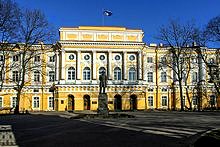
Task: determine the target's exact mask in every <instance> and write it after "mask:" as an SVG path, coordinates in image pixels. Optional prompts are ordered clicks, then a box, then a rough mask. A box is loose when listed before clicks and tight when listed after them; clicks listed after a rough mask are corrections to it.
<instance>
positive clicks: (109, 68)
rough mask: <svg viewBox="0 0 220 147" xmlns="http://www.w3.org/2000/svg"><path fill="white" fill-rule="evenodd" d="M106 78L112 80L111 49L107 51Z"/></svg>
mask: <svg viewBox="0 0 220 147" xmlns="http://www.w3.org/2000/svg"><path fill="white" fill-rule="evenodd" d="M107 67H108V79H110V80H112V79H113V75H112V51H108V66H107Z"/></svg>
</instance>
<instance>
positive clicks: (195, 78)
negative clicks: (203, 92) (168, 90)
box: [192, 72, 198, 83]
mask: <svg viewBox="0 0 220 147" xmlns="http://www.w3.org/2000/svg"><path fill="white" fill-rule="evenodd" d="M197 81H198V73H197V72H193V74H192V83H196V82H197Z"/></svg>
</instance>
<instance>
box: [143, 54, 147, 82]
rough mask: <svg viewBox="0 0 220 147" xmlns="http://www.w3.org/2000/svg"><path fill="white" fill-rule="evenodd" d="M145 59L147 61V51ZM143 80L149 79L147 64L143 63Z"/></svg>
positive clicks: (144, 55)
mask: <svg viewBox="0 0 220 147" xmlns="http://www.w3.org/2000/svg"><path fill="white" fill-rule="evenodd" d="M143 61H144V62H145V63H147V56H146V53H143ZM143 80H144V81H147V64H143Z"/></svg>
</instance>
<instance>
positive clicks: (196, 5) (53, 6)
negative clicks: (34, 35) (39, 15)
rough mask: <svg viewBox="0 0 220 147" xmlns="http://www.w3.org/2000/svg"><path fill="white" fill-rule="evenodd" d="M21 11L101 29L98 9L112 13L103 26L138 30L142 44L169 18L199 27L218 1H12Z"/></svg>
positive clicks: (219, 10)
mask: <svg viewBox="0 0 220 147" xmlns="http://www.w3.org/2000/svg"><path fill="white" fill-rule="evenodd" d="M15 1H16V2H17V3H18V4H19V5H20V6H21V7H23V8H37V9H40V10H42V11H43V12H44V13H45V15H46V17H47V18H48V20H49V22H50V23H51V24H53V25H54V26H55V28H57V34H58V28H59V27H63V26H82V25H86V26H90V25H95V26H102V17H103V16H102V15H103V14H102V9H103V8H104V9H108V10H111V11H112V12H113V15H112V16H109V17H105V25H106V26H124V27H127V28H137V29H142V30H143V31H144V32H145V36H144V41H145V42H146V43H147V44H149V43H159V41H158V40H156V39H155V36H156V35H157V33H158V28H159V26H161V25H166V24H167V23H168V21H169V20H170V19H173V18H175V19H179V20H180V21H181V22H186V21H191V20H193V21H195V23H196V24H197V25H198V26H200V27H202V26H203V25H205V24H206V23H207V22H208V21H209V20H210V19H211V18H213V17H215V16H217V15H220V0H15Z"/></svg>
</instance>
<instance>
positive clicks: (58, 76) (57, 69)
mask: <svg viewBox="0 0 220 147" xmlns="http://www.w3.org/2000/svg"><path fill="white" fill-rule="evenodd" d="M59 62H60V55H59V51H56V63H55V64H56V67H55V70H56V71H55V72H56V75H55V79H56V81H58V80H60V72H59V71H60V66H59V65H60V63H59Z"/></svg>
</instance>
